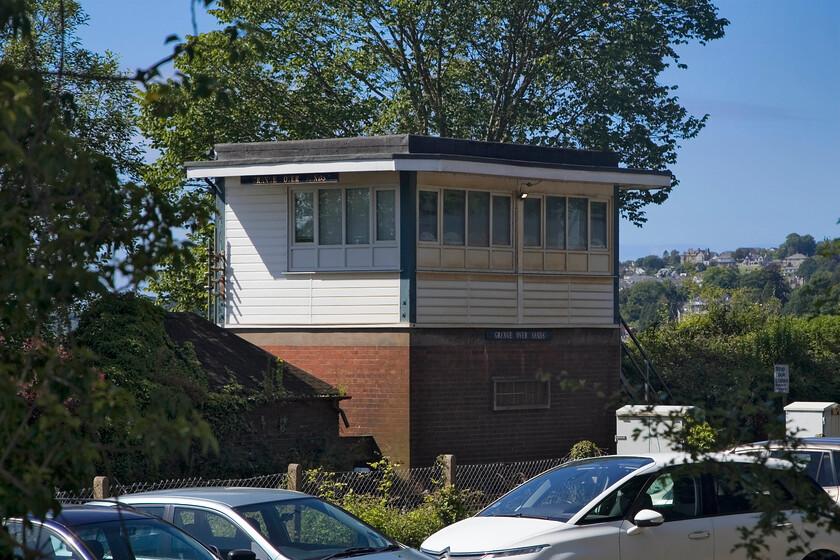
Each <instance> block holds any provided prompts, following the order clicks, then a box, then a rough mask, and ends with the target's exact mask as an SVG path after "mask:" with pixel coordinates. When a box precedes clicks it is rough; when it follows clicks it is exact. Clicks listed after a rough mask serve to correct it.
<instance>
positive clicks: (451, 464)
mask: <svg viewBox="0 0 840 560" xmlns="http://www.w3.org/2000/svg"><path fill="white" fill-rule="evenodd" d="M457 482H458V481H457V480H456V479H455V455H443V484H444V485H446V486H455V485H456V483H457Z"/></svg>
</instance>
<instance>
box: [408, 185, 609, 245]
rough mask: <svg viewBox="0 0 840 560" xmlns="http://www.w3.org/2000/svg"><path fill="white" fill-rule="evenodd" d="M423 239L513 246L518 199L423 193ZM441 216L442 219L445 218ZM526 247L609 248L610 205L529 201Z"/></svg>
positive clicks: (485, 194) (585, 200)
mask: <svg viewBox="0 0 840 560" xmlns="http://www.w3.org/2000/svg"><path fill="white" fill-rule="evenodd" d="M417 213H418V240H419V241H420V242H424V243H441V244H442V245H449V246H468V247H490V246H493V247H510V246H511V217H512V198H511V196H510V195H495V194H494V195H491V194H490V193H489V192H482V191H464V190H457V189H442V190H441V191H437V190H434V191H432V190H421V191H420V192H419V193H418V210H417ZM439 217H440V219H439ZM522 244H523V246H524V247H526V248H545V249H550V250H551V249H553V250H560V251H564V250H570V251H587V250H590V249H595V250H598V249H606V248H607V203H606V202H599V201H595V200H590V199H588V198H583V197H566V196H548V195H546V196H541V197H533V196H532V197H528V198H526V199H525V200H524V201H523V226H522Z"/></svg>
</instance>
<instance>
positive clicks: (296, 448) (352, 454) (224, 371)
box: [164, 313, 379, 469]
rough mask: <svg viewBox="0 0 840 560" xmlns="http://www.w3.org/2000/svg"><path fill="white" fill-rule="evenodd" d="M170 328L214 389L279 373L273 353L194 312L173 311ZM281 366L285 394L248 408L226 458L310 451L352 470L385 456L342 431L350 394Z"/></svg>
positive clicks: (258, 382) (258, 383)
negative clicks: (344, 404) (244, 423)
mask: <svg viewBox="0 0 840 560" xmlns="http://www.w3.org/2000/svg"><path fill="white" fill-rule="evenodd" d="M164 328H165V330H166V333H167V334H168V335H169V337H170V338H171V339H172V341H173V342H174V343H176V344H177V345H178V346H181V347H184V346H186V345H187V344H189V345H191V347H192V348H193V350H194V352H195V356H196V359H197V360H198V362H199V364H200V365H201V369H202V371H203V372H204V373H205V375H206V376H207V380H208V384H209V388H210V390H212V391H215V392H218V391H221V390H222V389H223V388H224V387H226V386H230V385H231V384H232V383H236V384H238V385H240V386H242V387H243V388H245V389H251V390H254V391H260V390H261V389H262V387H263V386H264V382H265V376H266V375H273V374H275V373H276V372H277V367H278V362H277V358H276V357H275V356H274V355H273V354H270V353H269V352H266V351H265V350H263V349H261V348H259V347H258V346H255V345H253V344H251V343H250V342H248V341H246V340H245V339H243V338H241V337H239V336H237V335H235V334H234V333H233V332H231V331H227V330H225V329H222V328H220V327H218V326H217V325H214V324H213V323H211V322H209V321H207V320H206V319H203V318H202V317H199V316H198V315H196V314H194V313H168V314H167V315H166V317H165V319H164ZM281 371H282V375H281V376H280V379H279V380H278V387H277V388H278V390H279V392H281V393H282V396H281V397H280V398H279V399H275V400H267V402H263V403H261V404H257V405H256V406H255V407H254V408H253V409H252V410H250V411H248V412H247V413H245V417H244V420H245V421H247V422H248V423H249V424H250V426H251V429H250V430H248V431H247V433H244V434H241V435H240V436H239V437H238V441H237V442H235V444H234V445H233V448H232V449H231V448H227V449H224V450H223V451H224V453H226V454H227V456H226V457H225V458H226V459H228V460H234V459H235V458H236V457H235V456H238V457H245V456H249V455H260V454H263V455H266V456H271V455H274V456H278V457H289V456H294V455H295V454H298V455H300V454H304V455H308V456H309V458H311V459H316V458H317V456H319V455H326V454H329V455H330V458H331V459H332V460H333V462H334V464H335V460H336V458H338V460H339V464H341V463H340V461H344V468H346V469H352V468H353V467H354V466H356V465H357V464H364V463H366V462H370V461H373V460H376V459H378V458H379V453H378V450H377V449H376V445H375V442H374V441H373V440H372V438H369V437H341V435H340V433H339V418H340V417H343V416H344V412H343V410H342V409H341V407H340V404H341V402H342V401H346V400H347V399H348V398H349V397H347V396H345V395H342V394H341V392H340V391H339V390H338V389H336V388H335V387H333V386H331V385H330V384H328V383H325V382H324V381H321V380H320V379H318V378H316V377H314V376H312V375H310V374H309V373H307V372H305V371H303V370H302V369H300V368H298V367H295V366H294V365H292V364H282V370H281ZM344 422H345V423H346V418H344Z"/></svg>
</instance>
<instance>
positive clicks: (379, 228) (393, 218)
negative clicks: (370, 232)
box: [376, 191, 397, 241]
mask: <svg viewBox="0 0 840 560" xmlns="http://www.w3.org/2000/svg"><path fill="white" fill-rule="evenodd" d="M396 238H397V191H376V240H377V241H394V240H395V239H396Z"/></svg>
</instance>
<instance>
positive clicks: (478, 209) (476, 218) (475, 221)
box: [467, 192, 490, 247]
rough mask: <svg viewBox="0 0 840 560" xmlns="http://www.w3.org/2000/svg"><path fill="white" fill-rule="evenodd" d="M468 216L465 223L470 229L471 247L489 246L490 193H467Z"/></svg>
mask: <svg viewBox="0 0 840 560" xmlns="http://www.w3.org/2000/svg"><path fill="white" fill-rule="evenodd" d="M469 201H470V206H469V214H468V216H467V223H468V224H469V227H470V236H469V243H468V245H471V246H473V247H488V246H489V245H490V193H486V192H470V193H469Z"/></svg>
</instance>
